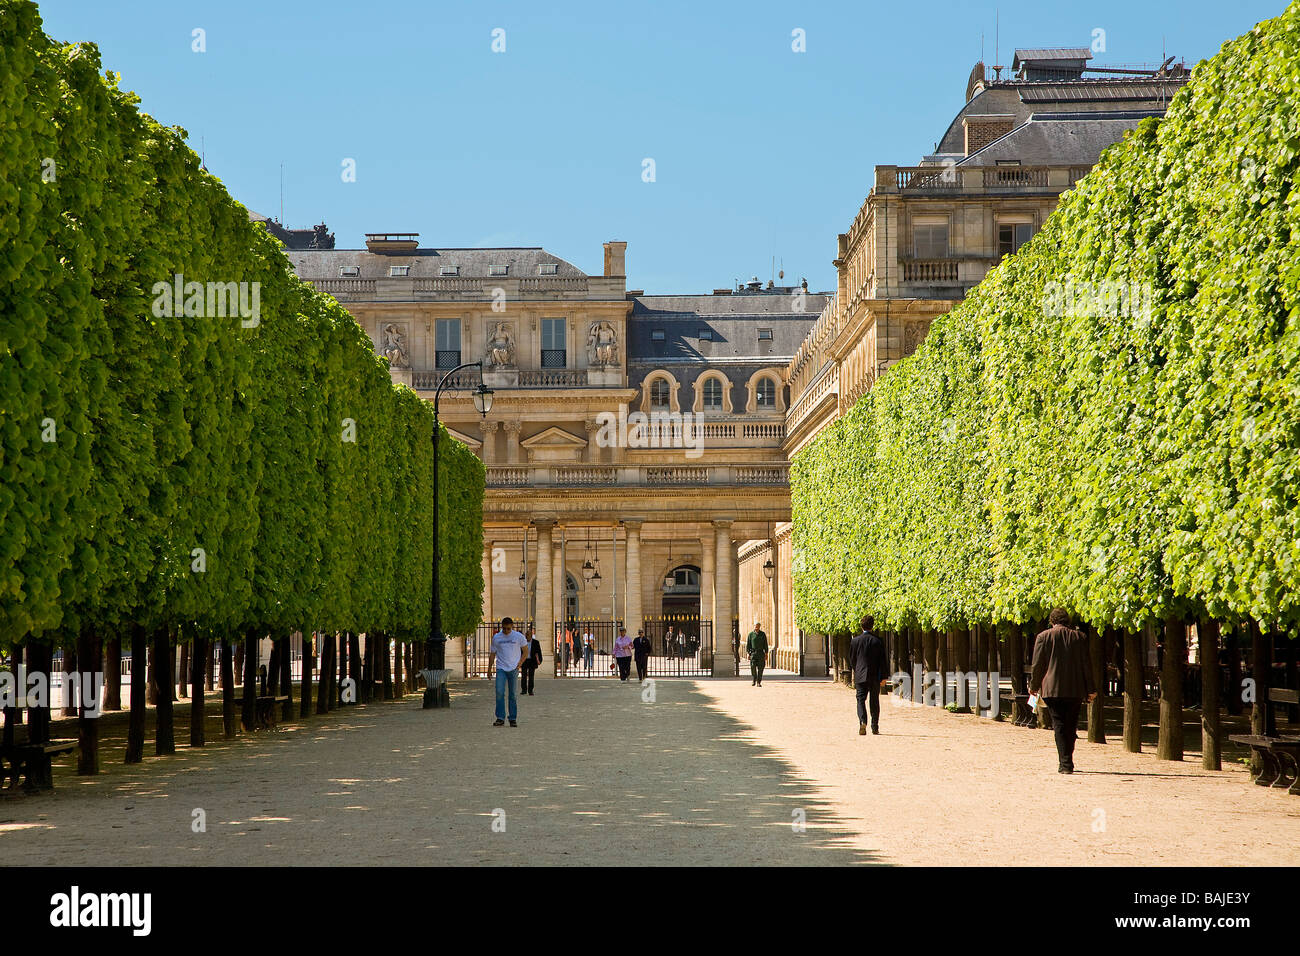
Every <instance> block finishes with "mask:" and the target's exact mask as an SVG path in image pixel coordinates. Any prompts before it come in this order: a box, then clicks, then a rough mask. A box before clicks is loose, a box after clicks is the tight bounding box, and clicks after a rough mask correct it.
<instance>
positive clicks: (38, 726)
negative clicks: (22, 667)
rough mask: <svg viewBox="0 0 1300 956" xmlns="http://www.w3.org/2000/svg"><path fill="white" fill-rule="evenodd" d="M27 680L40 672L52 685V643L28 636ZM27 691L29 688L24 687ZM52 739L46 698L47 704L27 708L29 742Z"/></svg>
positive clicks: (36, 742) (46, 700)
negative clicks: (50, 678)
mask: <svg viewBox="0 0 1300 956" xmlns="http://www.w3.org/2000/svg"><path fill="white" fill-rule="evenodd" d="M26 648H27V680H28V681H29V683H30V682H31V681H32V679H33V678H35V677H36V676H37V675H38V674H43V675H44V677H45V686H46V687H47V688H48V687H49V686H50V680H49V677H50V668H51V665H52V663H53V656H54V651H53V649H52V648H51V647H50V645H48V644H45V643H42V642H41V641H40V640H36V639H33V638H32V637H30V636H29V637H28V638H27V644H26ZM22 690H23V691H24V692H26V690H27V688H26V687H24V688H22ZM49 739H50V700H49V698H48V697H46V699H45V704H44V705H43V706H40V707H28V708H27V742H28V743H33V744H43V743H46V742H47V741H49Z"/></svg>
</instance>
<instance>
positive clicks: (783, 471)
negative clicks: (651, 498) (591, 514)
mask: <svg viewBox="0 0 1300 956" xmlns="http://www.w3.org/2000/svg"><path fill="white" fill-rule="evenodd" d="M789 481H790V469H789V468H788V467H787V466H785V465H653V466H641V465H491V464H490V465H488V466H487V486H488V487H489V488H546V487H552V488H610V487H625V488H626V487H649V488H667V487H702V486H707V487H726V486H729V485H762V486H776V487H779V486H781V485H785V484H789Z"/></svg>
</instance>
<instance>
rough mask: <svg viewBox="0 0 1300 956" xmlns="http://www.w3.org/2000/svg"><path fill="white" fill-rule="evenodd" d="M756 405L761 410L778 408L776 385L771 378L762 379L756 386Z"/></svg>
mask: <svg viewBox="0 0 1300 956" xmlns="http://www.w3.org/2000/svg"><path fill="white" fill-rule="evenodd" d="M754 404H755V405H757V406H758V407H759V408H775V407H776V383H775V382H773V381H772V380H771V379H770V378H760V379H759V380H758V382H757V383H756V384H755V386H754Z"/></svg>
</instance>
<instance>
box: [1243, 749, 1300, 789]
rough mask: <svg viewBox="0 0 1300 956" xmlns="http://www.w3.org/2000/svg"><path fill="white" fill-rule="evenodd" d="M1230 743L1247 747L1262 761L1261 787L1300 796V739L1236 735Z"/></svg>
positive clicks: (1258, 776) (1259, 783)
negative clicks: (1277, 789)
mask: <svg viewBox="0 0 1300 956" xmlns="http://www.w3.org/2000/svg"><path fill="white" fill-rule="evenodd" d="M1228 739H1229V740H1231V741H1232V742H1233V743H1235V744H1244V745H1246V746H1247V747H1249V748H1250V749H1251V752H1252V753H1254V754H1256V755H1257V756H1258V757H1259V772H1258V773H1257V774H1255V784H1256V785H1257V786H1260V787H1286V788H1287V793H1292V794H1300V737H1263V736H1258V735H1255V734H1233V735H1231V736H1230V737H1229V738H1228Z"/></svg>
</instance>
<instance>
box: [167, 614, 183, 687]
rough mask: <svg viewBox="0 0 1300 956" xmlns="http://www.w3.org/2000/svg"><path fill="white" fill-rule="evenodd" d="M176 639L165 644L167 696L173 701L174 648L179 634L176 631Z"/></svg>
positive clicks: (178, 640)
mask: <svg viewBox="0 0 1300 956" xmlns="http://www.w3.org/2000/svg"><path fill="white" fill-rule="evenodd" d="M175 637H176V639H175V640H174V641H172V642H170V643H168V645H167V696H168V697H170V698H171V699H172V700H173V701H174V700H176V648H177V646H178V645H179V644H180V639H181V635H180V632H179V631H177V632H176V635H175Z"/></svg>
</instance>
